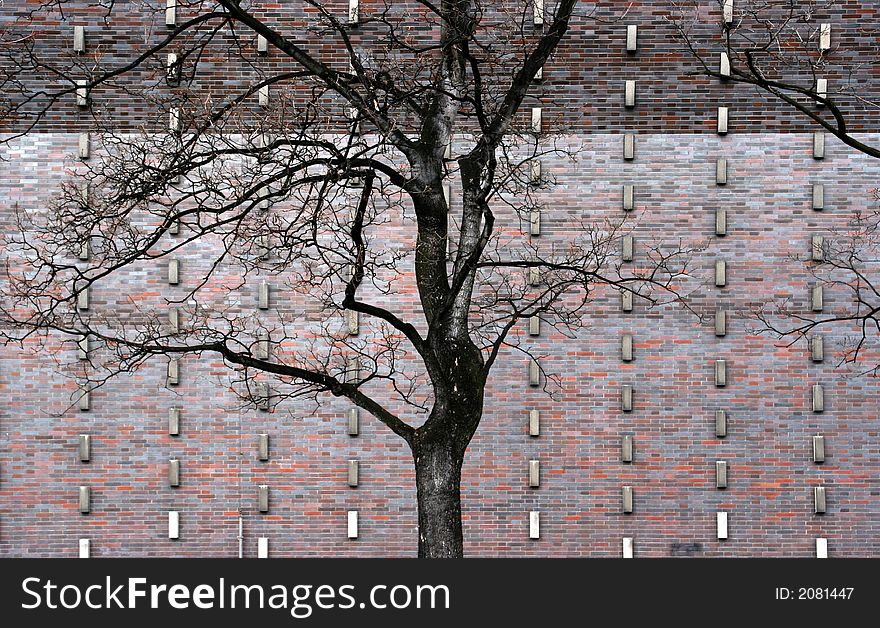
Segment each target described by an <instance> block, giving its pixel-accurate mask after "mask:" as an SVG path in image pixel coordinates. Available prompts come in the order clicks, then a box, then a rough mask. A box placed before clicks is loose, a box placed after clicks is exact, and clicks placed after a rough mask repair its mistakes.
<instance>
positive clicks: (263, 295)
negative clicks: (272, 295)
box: [257, 281, 269, 310]
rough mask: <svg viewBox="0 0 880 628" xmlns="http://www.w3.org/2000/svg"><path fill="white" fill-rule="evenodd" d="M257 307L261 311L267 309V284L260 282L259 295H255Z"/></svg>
mask: <svg viewBox="0 0 880 628" xmlns="http://www.w3.org/2000/svg"><path fill="white" fill-rule="evenodd" d="M257 307H258V308H260V309H261V310H268V309H269V284H268V282H265V281H261V282H260V289H259V294H258V295H257Z"/></svg>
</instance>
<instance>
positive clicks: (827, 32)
mask: <svg viewBox="0 0 880 628" xmlns="http://www.w3.org/2000/svg"><path fill="white" fill-rule="evenodd" d="M830 49H831V24H829V23H824V24H820V25H819V50H821V51H823V52H824V51H825V50H830Z"/></svg>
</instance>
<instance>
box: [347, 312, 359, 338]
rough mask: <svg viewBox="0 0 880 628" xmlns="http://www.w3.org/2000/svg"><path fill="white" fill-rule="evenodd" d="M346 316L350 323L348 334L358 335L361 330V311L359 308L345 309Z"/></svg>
mask: <svg viewBox="0 0 880 628" xmlns="http://www.w3.org/2000/svg"><path fill="white" fill-rule="evenodd" d="M345 318H346V322H347V324H348V335H349V336H357V335H358V334H359V333H360V331H361V313H360V312H358V311H357V310H345Z"/></svg>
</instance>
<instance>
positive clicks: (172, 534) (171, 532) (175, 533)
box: [168, 510, 180, 539]
mask: <svg viewBox="0 0 880 628" xmlns="http://www.w3.org/2000/svg"><path fill="white" fill-rule="evenodd" d="M168 538H169V539H179V538H180V513H179V512H178V511H176V510H169V511H168Z"/></svg>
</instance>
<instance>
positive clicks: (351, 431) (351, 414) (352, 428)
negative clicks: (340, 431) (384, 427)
mask: <svg viewBox="0 0 880 628" xmlns="http://www.w3.org/2000/svg"><path fill="white" fill-rule="evenodd" d="M346 423H347V425H346V429H347V432H348V435H349V436H357V435H358V433H359V431H360V411H359V410H358V408H349V409H348V420H347V422H346Z"/></svg>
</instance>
